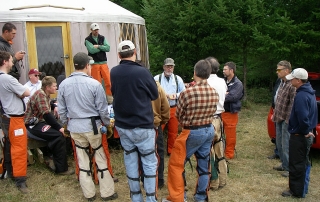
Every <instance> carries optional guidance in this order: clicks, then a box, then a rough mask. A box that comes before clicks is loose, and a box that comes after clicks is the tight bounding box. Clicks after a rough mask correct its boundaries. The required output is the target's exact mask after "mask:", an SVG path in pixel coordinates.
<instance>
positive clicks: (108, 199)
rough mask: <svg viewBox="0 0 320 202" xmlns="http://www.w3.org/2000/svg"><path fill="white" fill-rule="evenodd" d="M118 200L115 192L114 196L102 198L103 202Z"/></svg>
mask: <svg viewBox="0 0 320 202" xmlns="http://www.w3.org/2000/svg"><path fill="white" fill-rule="evenodd" d="M117 198H118V194H117V192H114V194H112V195H111V196H108V197H101V200H102V201H111V200H114V199H117Z"/></svg>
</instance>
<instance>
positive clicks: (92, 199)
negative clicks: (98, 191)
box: [87, 195, 96, 201]
mask: <svg viewBox="0 0 320 202" xmlns="http://www.w3.org/2000/svg"><path fill="white" fill-rule="evenodd" d="M87 199H88V201H95V200H96V195H94V196H93V197H91V198H87Z"/></svg>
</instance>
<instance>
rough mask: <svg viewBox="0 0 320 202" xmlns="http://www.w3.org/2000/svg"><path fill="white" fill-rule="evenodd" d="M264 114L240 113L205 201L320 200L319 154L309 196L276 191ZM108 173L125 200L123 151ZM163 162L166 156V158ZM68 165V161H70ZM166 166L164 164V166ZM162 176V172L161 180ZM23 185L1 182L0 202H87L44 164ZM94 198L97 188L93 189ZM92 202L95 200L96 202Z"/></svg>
mask: <svg viewBox="0 0 320 202" xmlns="http://www.w3.org/2000/svg"><path fill="white" fill-rule="evenodd" d="M268 110H269V106H267V105H256V104H251V105H250V107H248V108H244V109H243V110H242V111H241V112H240V114H239V116H240V117H239V124H238V127H237V146H236V158H235V159H233V160H231V161H230V163H229V169H230V173H229V174H228V180H227V185H226V187H224V188H223V189H221V190H218V191H210V192H209V197H210V201H270V202H271V201H272V202H273V201H279V202H280V201H308V202H309V201H315V202H316V201H320V193H319V187H320V181H319V180H320V155H319V152H320V151H318V150H314V151H312V157H313V158H312V163H313V167H312V169H311V181H310V185H309V194H307V197H306V198H305V199H292V198H284V197H282V196H281V192H282V191H284V190H286V189H287V188H288V178H284V177H282V176H281V175H280V173H281V172H279V171H275V170H273V169H272V167H273V166H275V165H278V164H279V161H278V160H269V159H267V156H268V155H271V154H272V152H273V149H274V145H273V144H272V143H271V141H270V139H269V137H268V134H267V125H266V117H267V113H268ZM111 157H112V162H113V170H114V173H115V175H116V177H118V178H119V180H120V182H118V183H116V184H115V190H116V191H117V192H118V194H119V199H118V200H115V201H119V202H127V201H130V197H129V187H128V184H127V179H126V174H125V168H124V164H123V151H121V150H112V153H111ZM165 160H166V163H167V161H168V157H166V159H165ZM192 162H193V168H194V170H193V172H192V170H191V168H190V166H189V165H188V164H187V166H186V174H187V183H188V185H187V187H188V189H189V191H188V193H187V195H188V197H189V200H188V201H189V202H190V201H192V195H193V193H194V188H195V185H196V177H197V173H196V171H195V166H196V164H195V162H194V158H192ZM69 163H70V164H72V165H73V162H72V160H71V159H70V161H69ZM166 166H167V164H165V167H166ZM166 174H167V171H165V175H166ZM27 183H28V186H29V189H30V190H31V193H30V194H27V195H23V194H20V193H19V191H18V190H17V189H16V188H15V186H14V183H13V182H12V181H11V180H8V179H5V180H2V181H1V182H0V190H1V197H0V201H17V202H20V201H24V202H35V201H37V202H38V201H39V202H47V201H50V202H51V201H52V202H55V201H57V202H58V201H59V202H60V201H63V202H64V201H66V202H69V201H70V202H74V201H86V200H85V198H84V197H83V194H82V191H81V188H80V185H79V182H78V181H77V180H76V177H75V176H57V175H54V174H53V173H51V172H49V171H48V170H47V169H46V168H45V166H44V165H42V164H38V163H36V164H35V165H32V166H30V167H28V179H27ZM167 194H168V191H167V187H166V186H165V187H164V188H162V189H161V190H159V192H158V199H159V200H158V201H161V200H160V199H161V198H163V197H166V196H167ZM97 195H98V196H99V188H98V186H97ZM96 201H100V199H97V200H96Z"/></svg>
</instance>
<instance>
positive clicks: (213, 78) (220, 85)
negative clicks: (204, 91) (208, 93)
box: [207, 74, 228, 114]
mask: <svg viewBox="0 0 320 202" xmlns="http://www.w3.org/2000/svg"><path fill="white" fill-rule="evenodd" d="M207 81H208V84H209V85H210V86H211V87H212V88H214V89H215V90H216V91H217V93H218V94H219V103H218V105H217V111H216V112H215V113H214V114H221V113H222V112H224V107H223V105H224V100H225V98H226V93H227V90H228V87H227V84H226V82H225V81H224V79H222V78H219V77H218V76H217V75H216V74H210V77H209V78H208V79H207Z"/></svg>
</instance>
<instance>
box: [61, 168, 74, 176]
mask: <svg viewBox="0 0 320 202" xmlns="http://www.w3.org/2000/svg"><path fill="white" fill-rule="evenodd" d="M57 174H58V175H72V174H74V170H73V169H72V168H70V167H68V170H66V171H64V172H61V173H57Z"/></svg>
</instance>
